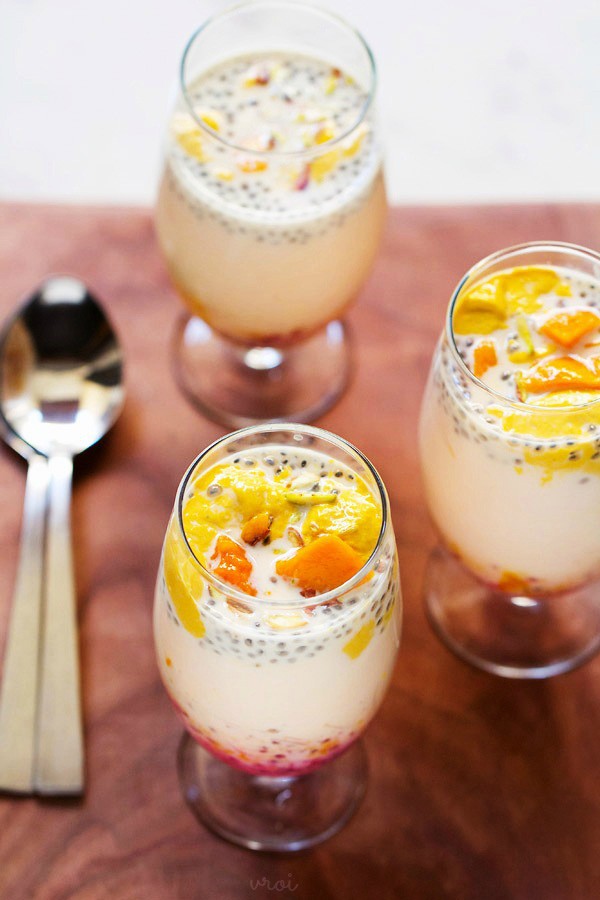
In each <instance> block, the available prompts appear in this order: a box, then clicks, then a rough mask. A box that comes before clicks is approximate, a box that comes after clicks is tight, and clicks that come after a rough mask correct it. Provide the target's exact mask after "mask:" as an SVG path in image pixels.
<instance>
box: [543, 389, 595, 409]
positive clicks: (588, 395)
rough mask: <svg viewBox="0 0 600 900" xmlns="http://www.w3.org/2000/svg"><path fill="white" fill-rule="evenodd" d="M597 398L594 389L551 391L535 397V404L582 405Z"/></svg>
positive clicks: (555, 406) (552, 405)
mask: <svg viewBox="0 0 600 900" xmlns="http://www.w3.org/2000/svg"><path fill="white" fill-rule="evenodd" d="M596 400H598V394H597V392H596V391H552V392H551V393H550V394H546V396H545V397H536V398H535V401H534V402H535V404H536V406H548V407H550V408H559V407H565V406H566V407H571V406H583V405H584V404H586V403H595V401H596Z"/></svg>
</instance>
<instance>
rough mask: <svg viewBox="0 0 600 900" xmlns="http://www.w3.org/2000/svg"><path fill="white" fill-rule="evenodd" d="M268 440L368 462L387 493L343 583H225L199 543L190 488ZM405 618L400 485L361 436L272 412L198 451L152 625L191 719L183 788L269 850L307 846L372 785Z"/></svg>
mask: <svg viewBox="0 0 600 900" xmlns="http://www.w3.org/2000/svg"><path fill="white" fill-rule="evenodd" d="M256 448H266V449H265V453H266V452H267V451H268V452H269V453H271V452H273V454H274V455H279V453H280V452H281V451H283V455H284V456H285V455H289V454H293V453H298V452H300V453H307V452H311V451H317V452H321V453H325V454H327V457H328V458H330V459H333V460H334V461H335V465H341V466H344V467H346V469H345V471H347V472H349V473H350V477H351V478H356V477H357V476H360V477H361V478H362V479H363V481H364V482H365V483H366V485H367V486H368V488H369V490H370V492H372V496H373V498H374V500H375V501H376V502H377V504H378V505H380V510H381V527H380V531H379V535H378V538H377V542H376V545H375V547H374V549H373V552H372V553H371V555H370V557H369V558H368V560H367V562H366V563H365V564H364V566H363V567H362V569H361V570H360V571H358V572H357V573H356V574H355V575H354V576H353V577H352V578H350V579H349V580H347V581H346V582H345V583H344V584H343V585H341V586H340V587H339V588H336V589H335V590H330V591H328V592H326V593H322V594H316V595H315V596H310V599H305V598H304V597H300V596H297V595H296V596H295V597H294V599H293V601H289V602H285V603H279V602H277V603H276V602H274V601H273V600H272V599H270V598H269V596H267V595H266V594H263V595H261V594H259V595H257V596H249V594H248V593H245V592H242V591H240V590H238V589H236V588H235V587H234V586H232V585H231V584H228V583H225V582H224V581H222V580H220V579H219V578H217V577H216V576H215V573H214V572H213V571H211V570H209V569H208V568H206V567H205V566H204V565H202V564H201V563H200V562H199V561H198V559H197V558H196V557H195V556H194V553H193V552H192V549H191V547H190V543H189V540H188V535H187V534H186V532H185V526H184V521H185V517H184V515H183V508H184V506H185V503H186V497H188V496H190V492H193V491H195V490H199V488H198V484H199V482H198V478H199V477H200V478H201V477H202V475H203V474H204V473H206V471H208V470H209V469H210V468H211V467H213V466H214V465H215V464H217V463H219V462H220V461H222V460H223V459H225V458H226V457H231V454H239V455H240V456H242V457H243V455H244V453H248V452H251V451H254V450H256ZM303 471H304V470H303ZM352 473H354V474H352ZM340 474H341V473H340ZM296 597H297V598H296ZM400 618H401V598H400V585H399V572H398V561H397V554H396V546H395V541H394V535H393V530H392V523H391V519H390V509H389V502H388V498H387V495H386V491H385V488H384V486H383V484H382V482H381V479H380V478H379V475H378V474H377V472H376V471H375V469H374V468H373V466H372V465H371V463H370V462H369V461H368V460H367V459H366V457H364V456H363V455H362V454H361V453H360V452H359V451H358V450H357V449H356V448H354V447H353V446H352V445H350V444H348V443H347V442H346V441H344V440H343V439H341V438H339V437H336V436H335V435H332V434H330V433H328V432H326V431H322V430H320V429H316V428H311V427H310V426H301V425H290V426H277V425H265V426H255V427H252V428H247V429H244V430H242V431H238V432H235V433H233V434H231V435H228V436H226V437H223V438H221V439H220V440H218V441H216V442H215V443H214V444H212V445H211V446H210V447H209V448H208V449H207V450H205V451H204V452H203V453H201V454H200V456H199V457H198V458H197V459H196V460H195V461H194V463H192V465H191V466H190V468H189V469H188V471H187V473H186V475H185V476H184V478H183V480H182V482H181V484H180V486H179V490H178V492H177V497H176V500H175V506H174V510H173V514H172V517H171V521H170V523H169V526H168V529H167V535H166V538H165V544H164V550H163V557H162V560H161V564H160V569H159V573H158V579H157V585H156V597H155V611H154V633H155V642H156V652H157V660H158V664H159V668H160V672H161V676H162V679H163V682H164V685H165V688H166V690H167V692H168V694H169V696H170V698H171V700H172V702H173V704H174V705H175V707H176V709H177V710H178V711H179V714H180V716H181V718H182V721H183V724H184V726H185V728H186V734H185V736H184V739H183V741H182V743H181V746H180V752H179V759H178V768H179V776H180V780H181V785H182V789H183V792H184V795H185V797H186V800H187V802H188V804H189V805H190V806H191V808H192V809H193V811H194V812H195V814H196V815H197V816H198V818H199V819H200V820H201V821H202V822H203V823H205V824H206V825H207V826H208V827H209V828H211V829H212V830H213V831H215V832H217V833H218V834H220V835H221V836H223V837H225V838H227V839H229V840H231V841H233V842H234V843H237V844H241V845H243V846H246V847H249V848H251V849H262V850H298V849H301V848H303V847H308V846H311V845H313V844H316V843H318V842H319V841H322V840H324V839H325V838H327V837H329V836H330V835H331V834H333V833H334V832H336V831H337V830H338V829H339V828H341V827H342V825H343V824H344V823H345V822H346V821H347V820H348V818H349V817H350V816H351V815H352V813H353V812H354V810H355V809H356V807H357V805H358V803H359V802H360V800H361V798H362V796H363V793H364V791H365V785H366V775H367V772H366V758H365V751H364V749H363V746H362V743H361V741H360V736H361V734H362V733H363V731H364V729H365V728H366V726H367V724H368V723H369V721H370V720H371V718H372V717H373V715H374V714H375V712H376V711H377V709H378V707H379V705H380V704H381V702H382V699H383V696H384V693H385V691H386V688H387V685H388V682H389V679H390V676H391V672H392V668H393V665H394V661H395V657H396V653H397V648H398V641H399V632H400Z"/></svg>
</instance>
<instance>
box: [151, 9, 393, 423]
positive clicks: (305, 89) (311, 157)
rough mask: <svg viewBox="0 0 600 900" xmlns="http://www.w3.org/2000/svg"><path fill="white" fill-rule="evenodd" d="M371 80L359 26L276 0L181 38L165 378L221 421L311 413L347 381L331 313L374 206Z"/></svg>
mask: <svg viewBox="0 0 600 900" xmlns="http://www.w3.org/2000/svg"><path fill="white" fill-rule="evenodd" d="M315 66H316V69H315ZM211 73H212V74H211ZM219 73H220V74H219ZM206 78H209V79H212V81H210V85H208V86H206V85H207V84H208V83H207V82H206ZM375 83H376V73H375V63H374V60H373V55H372V53H371V51H370V49H369V47H368V46H367V44H366V43H365V41H364V39H363V38H362V37H361V35H360V34H358V32H356V31H355V30H354V29H353V28H351V27H350V26H349V25H347V24H346V23H345V22H343V21H342V20H341V19H339V18H338V17H337V16H335V15H332V14H331V13H329V12H326V11H325V10H322V9H318V8H316V7H313V6H308V5H304V4H302V3H296V2H287V0H256V2H252V3H247V4H242V5H240V6H236V7H234V8H232V9H230V10H228V11H226V12H224V13H223V14H221V15H218V16H216V17H215V18H213V19H211V20H209V21H208V22H207V23H206V24H204V25H203V26H202V27H201V28H199V29H198V31H196V33H195V34H194V35H193V36H192V38H191V40H190V41H189V43H188V45H187V47H186V49H185V52H184V54H183V59H182V62H181V72H180V85H179V91H178V96H177V99H176V103H175V108H174V110H173V112H172V115H171V118H170V120H169V125H168V129H167V138H166V143H165V151H164V170H163V175H162V180H161V184H160V188H159V192H158V199H157V204H156V216H155V219H156V231H157V235H158V240H159V244H160V247H161V249H162V252H163V255H164V258H165V260H166V264H167V268H168V270H169V274H170V276H171V280H172V282H173V284H174V286H175V288H176V290H177V291H178V293H179V294H180V296H181V298H182V299H183V300H184V302H185V305H186V307H187V312H186V314H185V315H183V316H182V317H181V318H180V320H179V323H178V325H177V330H176V335H175V343H174V353H173V356H174V369H175V375H176V378H177V381H178V383H179V385H180V387H181V388H182V390H183V391H184V393H185V394H186V396H187V397H188V399H190V400H191V401H192V402H193V403H194V404H195V405H196V406H197V407H199V408H200V409H201V410H202V411H203V412H204V413H205V414H206V415H208V416H209V417H211V418H213V419H215V420H217V421H219V422H221V423H223V424H225V425H229V426H233V427H241V426H244V425H251V424H254V423H258V422H262V421H303V422H305V421H310V420H312V419H314V418H315V417H317V416H318V415H320V414H321V413H322V412H324V411H325V410H326V409H327V408H328V407H329V406H331V405H332V404H333V403H334V402H335V400H336V399H337V398H338V397H339V396H340V394H341V393H342V392H343V390H344V389H345V387H346V384H347V381H348V378H349V375H350V371H351V348H350V343H349V335H348V331H347V327H346V325H345V324H344V322H343V320H342V316H343V314H344V313H345V311H346V308H347V306H348V304H349V303H350V302H351V301H352V300H353V298H354V297H355V296H356V294H357V293H358V291H359V289H360V287H361V285H362V284H363V282H364V280H365V278H366V277H367V274H368V273H369V271H370V269H371V266H372V263H373V260H374V258H375V255H376V252H377V249H378V246H379V242H380V237H381V232H382V227H383V223H384V218H385V213H386V198H385V188H384V180H383V171H382V156H381V146H380V140H379V133H378V131H377V128H376V123H375V119H374V113H373V99H374V94H375ZM203 85H204V86H203ZM248 92H250V93H248ZM265 97H266V98H268V103H270V104H271V106H269V107H266V106H264V104H265V103H267V100H264V98H265ZM317 100H318V101H319V102H318V103H317ZM252 110H255V111H254V112H253V111H252ZM256 110H259V112H258V113H257V112H256ZM253 116H254V118H253ZM258 116H260V118H258ZM269 117H270V118H269ZM244 129H245V130H244ZM286 129H287V130H286Z"/></svg>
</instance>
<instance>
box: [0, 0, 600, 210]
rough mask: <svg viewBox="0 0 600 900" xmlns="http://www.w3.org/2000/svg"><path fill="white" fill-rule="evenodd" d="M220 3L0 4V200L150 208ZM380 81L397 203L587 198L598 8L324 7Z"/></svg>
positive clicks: (449, 1)
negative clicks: (188, 60)
mask: <svg viewBox="0 0 600 900" xmlns="http://www.w3.org/2000/svg"><path fill="white" fill-rule="evenodd" d="M228 5H230V4H229V3H228V2H223V0H220V2H219V0H101V2H94V3H92V2H90V0H3V2H2V4H1V7H0V122H1V123H2V124H1V126H0V127H1V128H2V137H1V141H0V198H3V199H19V200H33V201H51V202H75V203H90V202H91V203H135V204H146V203H151V202H152V199H153V195H154V190H155V184H156V179H157V174H158V167H159V155H160V144H161V133H162V129H163V125H164V122H165V117H166V112H167V108H168V104H169V99H170V96H171V90H172V87H173V84H174V82H175V78H176V73H177V68H178V63H179V57H180V55H181V51H182V49H183V46H184V44H185V42H186V40H187V37H188V35H189V34H190V33H191V32H192V30H193V29H194V28H195V27H196V26H197V25H198V24H200V22H201V21H202V20H203V19H204V18H206V16H207V15H209V14H211V13H213V12H215V11H217V10H219V9H223V8H225V7H227V6H228ZM328 5H329V7H330V8H332V9H334V10H336V11H337V12H339V13H341V14H342V15H344V16H345V17H346V18H347V19H348V20H350V21H351V22H353V23H354V24H355V25H356V26H357V27H358V28H360V29H361V30H362V31H363V33H364V35H365V36H366V38H367V39H368V41H369V42H370V43H371V45H372V47H373V50H374V52H375V55H376V57H377V60H378V63H379V69H380V92H379V108H380V113H381V119H382V121H383V123H384V126H385V134H386V148H387V177H388V187H389V192H390V197H391V199H392V201H393V202H397V203H437V202H442V203H446V202H449V203H454V202H486V201H520V200H547V199H549V200H569V199H572V200H576V199H579V200H598V199H600V179H599V171H600V165H599V156H600V0H562V2H559V0H525V2H524V0H503V2H488V0H420V2H414V0H413V2H408V0H329V3H328Z"/></svg>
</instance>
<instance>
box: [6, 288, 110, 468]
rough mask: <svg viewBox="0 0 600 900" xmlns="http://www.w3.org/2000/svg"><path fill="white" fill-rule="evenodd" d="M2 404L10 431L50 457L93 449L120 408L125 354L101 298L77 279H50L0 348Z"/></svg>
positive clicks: (12, 324)
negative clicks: (102, 306)
mask: <svg viewBox="0 0 600 900" xmlns="http://www.w3.org/2000/svg"><path fill="white" fill-rule="evenodd" d="M0 359H2V370H1V372H0V404H1V407H2V413H3V415H4V418H5V419H6V421H7V423H8V424H9V426H10V427H11V428H12V430H13V431H14V432H16V434H17V435H19V436H20V437H21V438H23V440H25V441H26V442H27V444H29V445H30V446H31V447H33V448H34V449H35V450H37V451H38V452H39V453H42V454H44V455H45V456H51V455H53V454H55V453H67V454H70V455H75V454H77V453H81V452H82V451H83V450H86V449H87V448H88V447H91V446H92V444H95V443H96V442H97V441H98V440H99V439H100V438H101V437H102V436H103V435H104V434H105V433H106V432H107V431H108V429H109V428H110V427H111V425H112V424H113V422H114V421H115V419H116V418H117V416H118V415H119V412H120V411H121V407H122V405H123V400H124V392H123V384H122V374H123V373H122V370H123V357H122V352H121V348H120V346H119V343H118V340H117V336H116V334H115V332H114V330H113V328H112V327H111V325H110V323H109V321H108V319H107V317H106V314H105V313H104V311H103V310H102V308H101V306H100V304H99V303H98V301H97V300H96V299H95V298H94V297H93V296H92V294H91V293H90V292H89V291H88V289H87V288H86V286H85V285H84V284H83V283H82V282H81V281H79V280H78V279H76V278H71V277H67V276H63V277H57V278H51V279H49V280H48V281H46V282H45V283H44V284H42V285H41V287H40V288H39V289H38V290H37V291H36V292H35V293H34V294H33V296H32V297H31V299H30V300H29V301H28V303H27V304H26V306H25V307H24V308H23V309H22V310H21V311H20V312H19V313H18V314H17V315H16V316H15V317H14V318H13V320H12V322H10V323H9V325H8V326H7V328H6V330H5V332H4V337H3V340H2V342H1V343H0Z"/></svg>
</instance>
